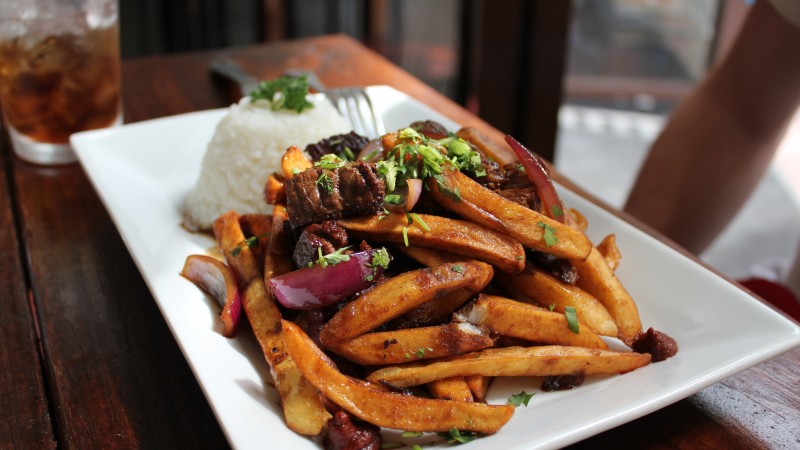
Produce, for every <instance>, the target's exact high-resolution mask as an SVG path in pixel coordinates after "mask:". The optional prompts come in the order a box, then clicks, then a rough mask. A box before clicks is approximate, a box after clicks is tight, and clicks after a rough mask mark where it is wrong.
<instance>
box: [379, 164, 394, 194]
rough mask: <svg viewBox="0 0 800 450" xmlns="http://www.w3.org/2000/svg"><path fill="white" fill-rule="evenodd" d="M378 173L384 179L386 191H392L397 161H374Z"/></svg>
mask: <svg viewBox="0 0 800 450" xmlns="http://www.w3.org/2000/svg"><path fill="white" fill-rule="evenodd" d="M376 167H377V168H378V175H380V176H382V177H383V179H384V180H385V181H386V191H387V192H394V188H395V186H397V163H396V162H394V161H378V162H377V163H376Z"/></svg>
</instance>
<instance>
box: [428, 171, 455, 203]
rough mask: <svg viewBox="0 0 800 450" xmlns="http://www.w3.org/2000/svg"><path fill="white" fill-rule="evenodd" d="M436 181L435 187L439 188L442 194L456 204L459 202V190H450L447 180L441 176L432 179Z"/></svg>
mask: <svg viewBox="0 0 800 450" xmlns="http://www.w3.org/2000/svg"><path fill="white" fill-rule="evenodd" d="M433 178H434V179H435V180H436V185H437V186H438V187H439V190H440V191H442V194H444V195H446V196H448V197H450V198H451V199H453V200H454V201H456V202H460V201H461V190H460V189H459V188H455V189H453V188H451V187H450V186H448V185H447V180H445V179H444V177H443V176H442V175H435V176H434V177H433Z"/></svg>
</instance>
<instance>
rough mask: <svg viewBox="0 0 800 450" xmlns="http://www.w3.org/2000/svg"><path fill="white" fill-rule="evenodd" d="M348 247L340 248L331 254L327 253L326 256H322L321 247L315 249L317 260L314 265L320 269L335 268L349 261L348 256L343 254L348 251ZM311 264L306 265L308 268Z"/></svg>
mask: <svg viewBox="0 0 800 450" xmlns="http://www.w3.org/2000/svg"><path fill="white" fill-rule="evenodd" d="M349 248H350V246H349V245H348V246H347V247H342V248H340V249H339V250H336V251H335V252H333V253H329V254H327V255H323V254H322V247H317V255H319V258H317V260H316V261H315V263H317V264H319V265H320V266H322V267H328V266H329V265H330V266H335V265H336V264H339V263H340V262H345V261H350V255H348V254H346V253H344V252H345V250H347V249H349ZM312 265H313V263H310V262H309V263H308V267H311V266H312Z"/></svg>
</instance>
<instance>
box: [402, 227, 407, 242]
mask: <svg viewBox="0 0 800 450" xmlns="http://www.w3.org/2000/svg"><path fill="white" fill-rule="evenodd" d="M403 244H405V245H406V247H408V227H406V226H404V227H403Z"/></svg>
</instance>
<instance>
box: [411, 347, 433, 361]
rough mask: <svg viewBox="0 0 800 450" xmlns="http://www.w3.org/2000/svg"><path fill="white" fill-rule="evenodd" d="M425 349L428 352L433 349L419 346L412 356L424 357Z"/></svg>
mask: <svg viewBox="0 0 800 450" xmlns="http://www.w3.org/2000/svg"><path fill="white" fill-rule="evenodd" d="M425 350H427V351H429V352H432V351H433V349H432V348H430V347H420V348H418V349H417V351H415V352H414V356H416V357H417V358H424V357H425Z"/></svg>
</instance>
